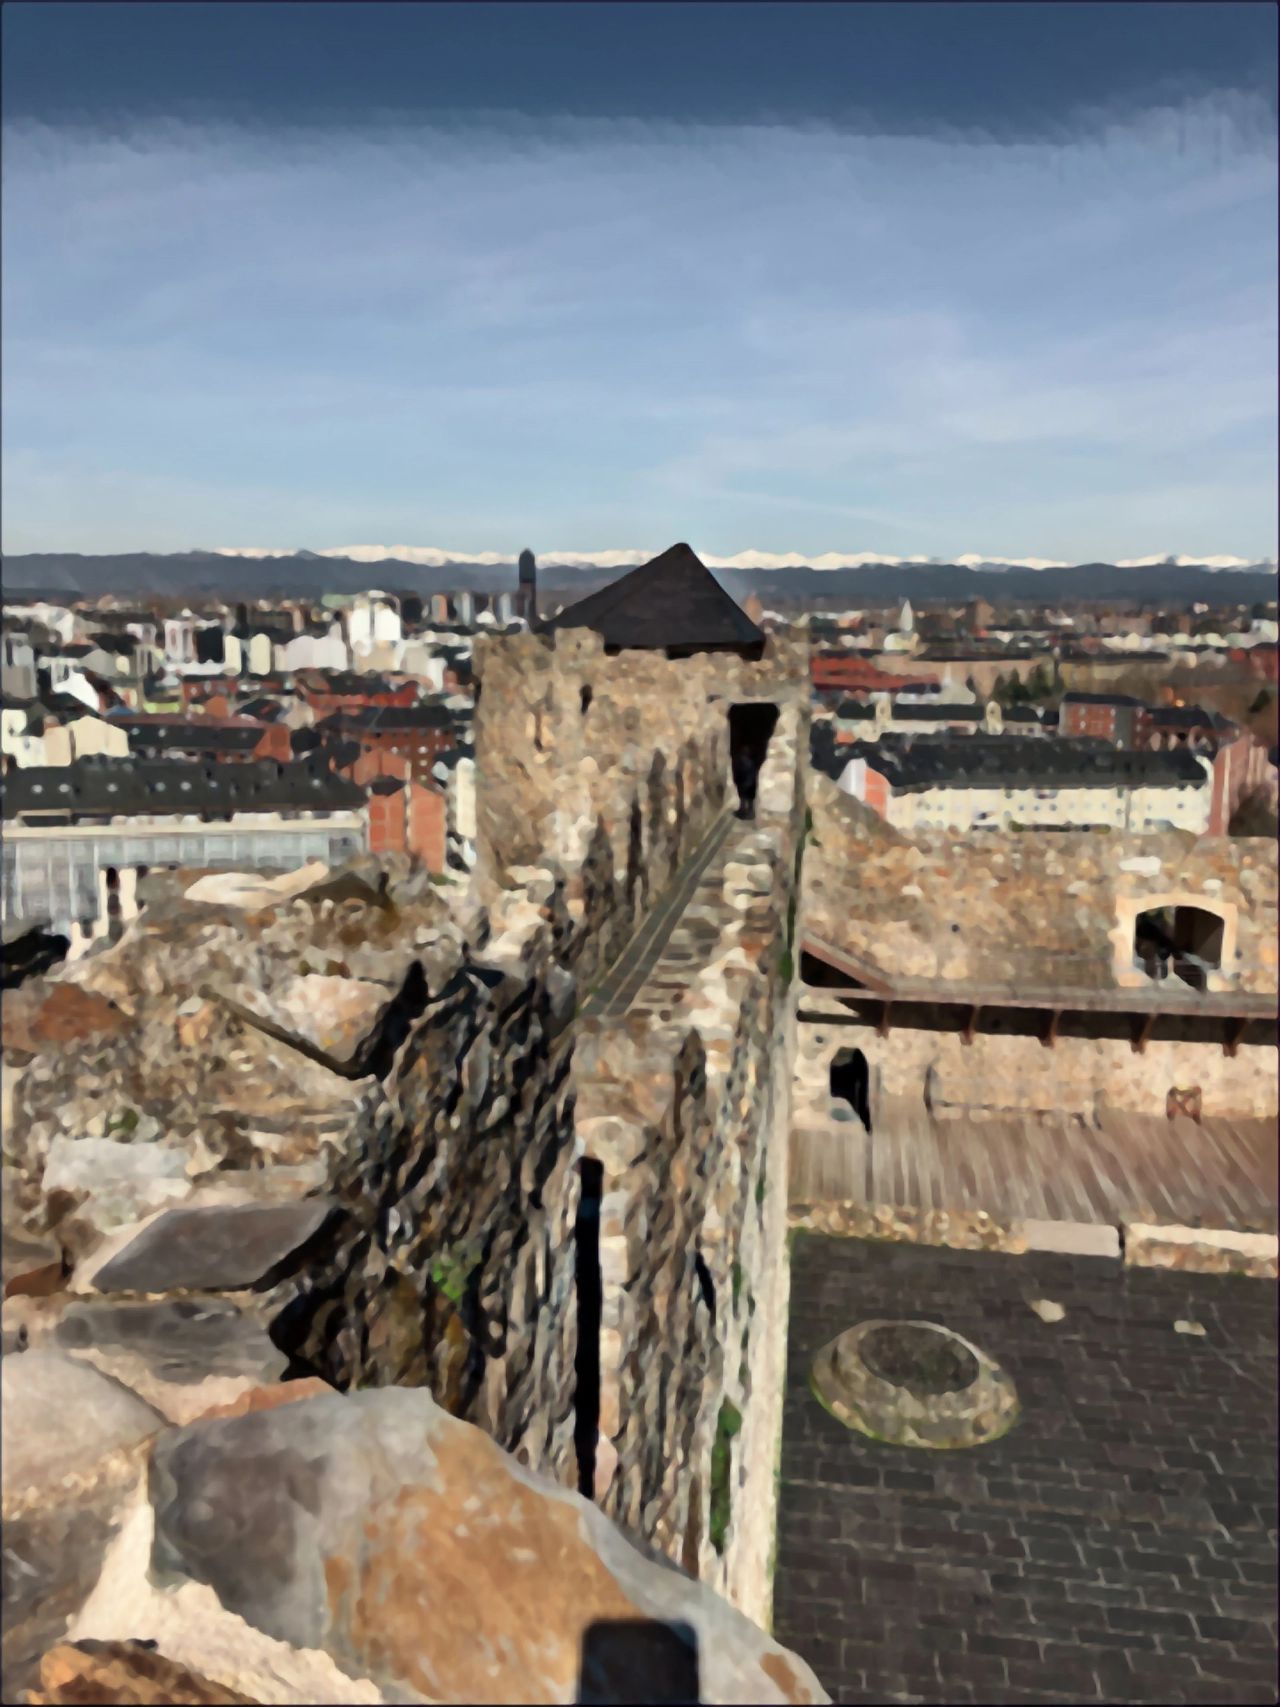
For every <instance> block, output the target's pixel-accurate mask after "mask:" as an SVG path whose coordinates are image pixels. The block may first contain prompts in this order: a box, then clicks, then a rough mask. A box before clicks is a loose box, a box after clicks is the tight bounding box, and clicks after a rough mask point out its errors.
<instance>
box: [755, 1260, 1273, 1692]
mask: <svg viewBox="0 0 1280 1707" xmlns="http://www.w3.org/2000/svg"><path fill="white" fill-rule="evenodd" d="M1035 1299H1043V1300H1051V1301H1053V1302H1055V1303H1058V1304H1060V1305H1061V1306H1062V1308H1063V1310H1064V1311H1065V1315H1064V1316H1063V1318H1062V1320H1061V1321H1059V1322H1056V1323H1047V1322H1045V1321H1042V1320H1041V1319H1040V1317H1039V1316H1038V1315H1037V1314H1036V1313H1035V1312H1034V1311H1033V1310H1032V1309H1031V1307H1030V1304H1031V1301H1032V1300H1035ZM871 1318H895V1319H920V1320H927V1321H933V1322H938V1323H940V1324H942V1325H943V1326H946V1327H948V1328H951V1329H953V1330H955V1331H956V1332H958V1333H960V1334H962V1335H963V1336H965V1337H966V1338H968V1339H970V1340H972V1341H973V1342H974V1343H975V1344H977V1345H979V1346H980V1347H982V1348H983V1350H985V1351H986V1352H988V1353H989V1354H990V1355H991V1356H992V1357H994V1358H995V1359H996V1361H997V1362H998V1363H999V1364H1000V1365H1001V1366H1002V1367H1003V1368H1004V1369H1005V1370H1006V1371H1007V1372H1008V1373H1009V1374H1010V1375H1011V1376H1012V1378H1013V1380H1014V1381H1015V1383H1016V1384H1017V1388H1018V1392H1019V1396H1020V1399H1021V1402H1022V1417H1021V1420H1020V1422H1019V1423H1018V1425H1017V1426H1016V1427H1015V1428H1014V1429H1013V1431H1012V1432H1011V1433H1010V1434H1008V1435H1006V1436H1005V1437H1004V1438H1003V1439H1002V1440H1000V1441H997V1442H994V1443H992V1444H991V1445H988V1446H985V1447H980V1448H976V1449H973V1450H970V1451H964V1452H954V1453H927V1452H918V1451H910V1450H906V1449H902V1448H892V1447H889V1446H884V1445H879V1444H877V1443H875V1442H873V1441H870V1440H868V1439H866V1438H864V1437H863V1436H861V1435H859V1434H857V1433H856V1432H854V1431H851V1430H849V1429H847V1428H845V1427H844V1426H843V1425H842V1424H840V1423H838V1422H837V1421H835V1419H834V1418H832V1417H831V1416H829V1415H828V1414H827V1412H826V1411H825V1410H824V1409H823V1408H822V1406H821V1405H820V1404H819V1403H818V1401H817V1400H816V1399H815V1398H814V1397H813V1395H812V1393H811V1392H810V1389H809V1370H810V1365H811V1362H812V1359H813V1357H814V1354H815V1353H816V1352H817V1351H818V1350H819V1349H820V1348H821V1347H822V1346H823V1345H825V1344H826V1343H827V1341H828V1340H830V1339H831V1338H832V1337H833V1336H834V1335H835V1334H837V1333H839V1332H841V1331H842V1330H843V1329H845V1328H848V1327H851V1326H853V1325H854V1324H856V1323H858V1322H860V1321H865V1320H868V1319H871ZM1176 1321H1193V1322H1196V1323H1199V1324H1200V1325H1202V1326H1203V1328H1204V1330H1205V1331H1204V1334H1203V1335H1202V1336H1196V1335H1191V1334H1186V1333H1178V1332H1176V1331H1175V1329H1174V1323H1175V1322H1176ZM1275 1360H1276V1295H1275V1289H1274V1287H1272V1286H1270V1285H1266V1284H1263V1283H1259V1282H1258V1281H1256V1280H1250V1279H1244V1278H1240V1277H1233V1276H1207V1275H1178V1274H1170V1273H1154V1272H1150V1271H1135V1270H1125V1269H1123V1268H1121V1267H1120V1266H1119V1265H1117V1264H1116V1263H1114V1262H1107V1261H1105V1260H1102V1259H1087V1258H1073V1257H1062V1256H1045V1255H1036V1256H1022V1257H1018V1256H1004V1255H995V1254H987V1253H976V1252H967V1251H964V1252H962V1251H945V1250H937V1249H918V1248H912V1247H909V1246H904V1245H893V1246H885V1245H874V1244H868V1243H863V1242H861V1241H858V1240H852V1239H831V1238H823V1237H819V1236H815V1235H806V1234H800V1235H798V1236H797V1237H796V1238H795V1240H794V1244H793V1250H792V1281H791V1311H790V1340H789V1347H788V1367H787V1394H786V1405H785V1421H784V1427H783V1456H782V1481H781V1501H780V1513H779V1537H778V1560H777V1576H776V1580H775V1594H774V1629H775V1633H776V1635H777V1637H778V1640H779V1641H783V1642H786V1643H788V1644H789V1645H790V1646H792V1647H794V1648H795V1650H796V1651H797V1652H799V1653H801V1654H803V1655H804V1657H805V1658H806V1659H807V1660H808V1661H809V1663H810V1664H811V1665H812V1666H813V1668H814V1670H815V1671H816V1672H817V1674H818V1676H819V1678H820V1679H821V1681H822V1683H823V1685H824V1687H825V1688H826V1689H827V1690H828V1691H829V1692H830V1694H831V1697H832V1699H833V1700H836V1701H848V1702H854V1701H916V1702H964V1701H974V1702H983V1701H987V1702H992V1701H995V1702H1011V1701H1027V1702H1052V1701H1076V1702H1079V1701H1112V1702H1115V1701H1126V1702H1128V1701H1132V1702H1274V1701H1275V1700H1276V1698H1277V1688H1276V1441H1277V1431H1276V1384H1275Z"/></svg>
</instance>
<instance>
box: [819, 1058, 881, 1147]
mask: <svg viewBox="0 0 1280 1707" xmlns="http://www.w3.org/2000/svg"><path fill="white" fill-rule="evenodd" d="M829 1082H830V1087H831V1096H832V1098H833V1100H834V1101H836V1102H847V1103H848V1105H849V1107H850V1108H851V1109H852V1110H853V1112H854V1113H855V1114H856V1115H857V1117H858V1119H859V1120H860V1121H861V1122H862V1124H863V1126H864V1127H865V1129H866V1131H867V1132H868V1133H869V1132H870V1131H871V1072H870V1069H869V1068H868V1066H867V1058H866V1056H865V1055H864V1054H863V1053H862V1051H861V1049H841V1050H840V1051H839V1053H838V1054H837V1055H835V1056H834V1057H833V1059H832V1062H831V1072H830V1079H829Z"/></svg>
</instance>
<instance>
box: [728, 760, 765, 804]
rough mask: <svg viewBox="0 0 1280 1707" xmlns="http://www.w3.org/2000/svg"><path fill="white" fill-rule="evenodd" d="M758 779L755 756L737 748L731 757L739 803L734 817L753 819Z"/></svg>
mask: <svg viewBox="0 0 1280 1707" xmlns="http://www.w3.org/2000/svg"><path fill="white" fill-rule="evenodd" d="M759 777H760V765H759V762H758V760H757V759H756V756H755V754H754V753H752V752H751V751H750V750H749V749H747V748H739V750H738V751H737V752H736V753H735V754H734V755H733V786H734V787H735V788H736V789H737V791H738V802H739V804H738V810H737V812H736V813H735V814H734V816H735V817H738V818H754V817H755V815H756V783H757V782H758V781H759Z"/></svg>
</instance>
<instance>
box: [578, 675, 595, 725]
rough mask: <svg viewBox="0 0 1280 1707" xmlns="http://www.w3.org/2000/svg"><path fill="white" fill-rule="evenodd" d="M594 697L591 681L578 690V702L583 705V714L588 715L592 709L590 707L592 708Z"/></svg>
mask: <svg viewBox="0 0 1280 1707" xmlns="http://www.w3.org/2000/svg"><path fill="white" fill-rule="evenodd" d="M592 697H593V696H592V691H591V685H590V683H588V684H587V685H586V686H585V687H583V688H581V689H579V691H578V703H579V704H580V705H581V707H582V715H583V716H584V717H585V716H586V715H587V713H588V711H590V709H591V700H592Z"/></svg>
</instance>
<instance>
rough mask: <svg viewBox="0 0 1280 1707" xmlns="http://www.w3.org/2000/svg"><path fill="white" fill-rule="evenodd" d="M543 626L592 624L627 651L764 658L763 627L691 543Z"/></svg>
mask: <svg viewBox="0 0 1280 1707" xmlns="http://www.w3.org/2000/svg"><path fill="white" fill-rule="evenodd" d="M543 626H544V628H546V629H562V628H590V629H593V630H594V631H595V633H597V634H598V635H600V636H601V638H602V639H603V641H604V643H605V645H606V646H607V647H616V648H617V649H619V650H623V651H633V650H639V651H665V652H668V653H675V654H677V655H678V654H682V653H690V652H713V651H714V652H725V651H732V652H739V653H742V654H743V655H744V656H750V657H759V656H760V654H761V653H762V652H763V650H764V643H765V635H764V630H763V629H761V628H758V627H757V626H756V624H755V623H754V622H752V620H751V618H750V617H749V616H748V615H747V613H746V612H745V611H744V610H743V609H742V608H741V606H740V605H738V604H737V603H736V602H735V600H734V599H732V598H731V597H730V596H729V594H728V593H726V592H725V590H724V588H723V587H722V586H721V585H720V583H719V582H718V581H717V580H716V578H715V576H714V575H713V574H712V573H711V571H710V570H709V569H708V568H707V566H706V564H705V563H703V562H702V560H701V558H699V557H698V555H697V553H696V552H694V551H693V550H692V549H691V548H690V547H689V546H688V545H685V544H683V543H682V544H679V545H673V546H671V547H670V549H669V550H667V551H664V552H663V553H662V554H661V555H660V556H658V557H655V558H653V559H652V561H651V562H649V563H642V564H641V565H640V567H639V568H638V569H633V570H631V572H630V574H627V575H624V576H623V577H622V578H621V580H618V581H614V582H612V583H611V584H610V585H609V586H607V587H603V588H601V590H600V591H599V592H598V593H592V594H590V595H589V596H588V597H587V598H585V599H579V601H578V603H577V604H574V605H570V606H569V608H568V609H567V610H563V611H561V612H560V614H559V615H558V616H555V617H552V618H551V619H550V620H549V621H548V622H547V623H545V624H544V625H543Z"/></svg>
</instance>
